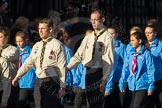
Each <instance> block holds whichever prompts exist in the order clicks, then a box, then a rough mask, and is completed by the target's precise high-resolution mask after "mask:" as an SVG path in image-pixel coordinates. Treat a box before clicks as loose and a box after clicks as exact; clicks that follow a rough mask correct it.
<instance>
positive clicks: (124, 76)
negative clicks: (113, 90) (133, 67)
mask: <svg viewBox="0 0 162 108" xmlns="http://www.w3.org/2000/svg"><path fill="white" fill-rule="evenodd" d="M129 74H130V72H129V59H128V58H127V56H126V57H125V59H124V65H123V68H122V73H121V78H120V80H119V89H120V90H125V84H126V82H127V78H128V76H129Z"/></svg>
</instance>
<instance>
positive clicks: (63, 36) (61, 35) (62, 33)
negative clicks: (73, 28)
mask: <svg viewBox="0 0 162 108" xmlns="http://www.w3.org/2000/svg"><path fill="white" fill-rule="evenodd" d="M56 35H57V36H56V38H57V39H58V40H60V41H61V42H62V43H64V44H66V45H67V44H68V40H69V34H68V32H67V31H66V30H65V29H64V28H60V30H59V31H58V32H57V33H56Z"/></svg>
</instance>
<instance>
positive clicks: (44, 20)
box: [39, 18, 53, 27]
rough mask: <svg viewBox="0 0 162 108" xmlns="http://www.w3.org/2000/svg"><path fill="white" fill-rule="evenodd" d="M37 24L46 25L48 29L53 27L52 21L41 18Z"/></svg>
mask: <svg viewBox="0 0 162 108" xmlns="http://www.w3.org/2000/svg"><path fill="white" fill-rule="evenodd" d="M39 23H46V24H47V26H48V27H53V21H52V20H50V19H48V18H43V19H42V20H40V21H39Z"/></svg>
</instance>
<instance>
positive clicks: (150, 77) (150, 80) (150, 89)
mask: <svg viewBox="0 0 162 108" xmlns="http://www.w3.org/2000/svg"><path fill="white" fill-rule="evenodd" d="M146 57H147V58H146V64H147V75H148V84H149V87H148V93H149V92H150V93H151V94H152V92H153V91H154V81H155V79H154V73H155V67H154V62H153V58H152V56H151V53H150V52H149V53H148V54H147V56H146ZM150 93H149V94H150ZM149 94H148V95H149ZM151 94H150V95H151Z"/></svg>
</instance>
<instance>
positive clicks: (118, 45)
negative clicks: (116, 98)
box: [106, 39, 126, 93]
mask: <svg viewBox="0 0 162 108" xmlns="http://www.w3.org/2000/svg"><path fill="white" fill-rule="evenodd" d="M125 49H126V45H125V44H123V43H122V42H121V41H119V40H118V39H116V40H115V51H114V52H115V56H114V57H115V62H114V67H113V70H112V72H111V74H110V76H109V78H108V81H107V85H106V92H107V93H110V92H111V90H112V89H113V84H114V82H119V79H120V77H121V72H122V67H123V64H124V55H125Z"/></svg>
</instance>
